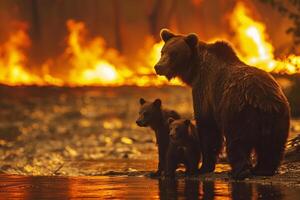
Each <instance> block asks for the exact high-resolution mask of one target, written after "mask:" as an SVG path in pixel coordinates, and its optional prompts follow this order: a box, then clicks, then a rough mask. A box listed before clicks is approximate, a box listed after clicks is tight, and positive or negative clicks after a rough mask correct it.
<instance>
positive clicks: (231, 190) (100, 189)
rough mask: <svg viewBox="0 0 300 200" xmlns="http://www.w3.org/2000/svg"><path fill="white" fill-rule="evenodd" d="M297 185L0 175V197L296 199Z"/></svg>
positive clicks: (136, 178) (107, 177)
mask: <svg viewBox="0 0 300 200" xmlns="http://www.w3.org/2000/svg"><path fill="white" fill-rule="evenodd" d="M299 194H300V189H299V188H297V187H290V186H289V187H286V186H284V185H262V184H255V183H247V182H226V181H199V180H196V179H192V180H191V179H177V180H155V179H149V178H145V177H137V176H134V177H125V176H124V177H120V176H118V177H109V176H100V177H53V176H52V177H26V176H7V175H0V200H1V199H59V200H61V199H73V198H80V199H82V198H96V199H111V198H113V199H162V200H164V199H167V200H169V199H207V200H212V199H216V200H218V199H222V200H223V199H225V200H226V199H234V200H236V199H243V200H252V199H272V200H285V199H297V198H298V197H299Z"/></svg>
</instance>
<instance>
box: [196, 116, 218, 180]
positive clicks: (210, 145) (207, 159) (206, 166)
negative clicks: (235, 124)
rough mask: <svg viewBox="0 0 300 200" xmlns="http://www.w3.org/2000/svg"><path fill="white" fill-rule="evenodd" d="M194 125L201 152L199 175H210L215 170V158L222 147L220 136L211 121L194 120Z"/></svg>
mask: <svg viewBox="0 0 300 200" xmlns="http://www.w3.org/2000/svg"><path fill="white" fill-rule="evenodd" d="M196 123H197V130H198V134H199V138H200V144H201V152H202V165H201V168H200V170H199V173H200V174H205V173H210V172H213V171H214V170H215V165H216V161H217V156H218V154H219V152H220V150H221V147H222V135H221V132H220V131H219V130H218V129H217V125H216V124H215V123H213V122H212V121H200V120H196Z"/></svg>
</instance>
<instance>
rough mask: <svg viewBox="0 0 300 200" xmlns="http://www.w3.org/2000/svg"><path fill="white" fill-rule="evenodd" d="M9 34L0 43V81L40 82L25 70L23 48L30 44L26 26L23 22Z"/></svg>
mask: <svg viewBox="0 0 300 200" xmlns="http://www.w3.org/2000/svg"><path fill="white" fill-rule="evenodd" d="M18 26H19V27H20V28H19V29H18V31H16V32H15V33H13V34H11V35H10V37H9V38H8V40H7V41H6V42H5V43H4V44H3V45H0V72H1V73H0V83H4V84H7V85H19V84H35V83H38V84H41V83H42V80H41V79H40V78H39V77H38V76H36V75H34V74H32V73H30V72H28V71H26V70H25V69H24V64H25V62H26V56H25V55H24V54H23V50H24V49H25V48H27V47H29V46H30V40H29V38H28V36H27V34H26V31H25V30H26V27H25V26H24V25H23V24H19V25H18Z"/></svg>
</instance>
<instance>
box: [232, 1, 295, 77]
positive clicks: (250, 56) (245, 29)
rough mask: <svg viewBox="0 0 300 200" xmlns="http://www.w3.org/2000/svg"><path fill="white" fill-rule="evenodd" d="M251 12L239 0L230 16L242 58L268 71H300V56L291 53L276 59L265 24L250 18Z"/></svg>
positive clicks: (235, 42)
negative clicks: (284, 57) (283, 57)
mask: <svg viewBox="0 0 300 200" xmlns="http://www.w3.org/2000/svg"><path fill="white" fill-rule="evenodd" d="M249 13H250V12H249V10H248V9H247V8H246V6H245V5H244V4H243V3H241V2H239V3H237V5H236V7H235V9H234V11H233V14H232V16H231V18H230V25H231V27H232V29H233V30H234V32H235V40H234V41H233V43H234V44H236V45H235V46H236V47H237V49H238V52H239V54H240V57H241V59H242V60H244V61H245V62H246V63H248V64H250V65H253V66H256V67H258V68H261V69H263V70H265V71H268V72H277V73H278V72H284V73H289V74H292V73H299V72H300V56H296V55H289V56H288V57H287V58H286V59H285V60H276V59H275V58H274V47H273V46H272V44H271V43H270V42H269V41H268V35H267V33H266V27H265V25H264V24H262V23H261V22H258V21H255V20H253V19H252V18H250V16H249Z"/></svg>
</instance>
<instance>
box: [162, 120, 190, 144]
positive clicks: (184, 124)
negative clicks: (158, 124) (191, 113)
mask: <svg viewBox="0 0 300 200" xmlns="http://www.w3.org/2000/svg"><path fill="white" fill-rule="evenodd" d="M168 123H169V127H170V140H171V141H172V142H173V143H176V144H179V145H180V144H184V143H185V141H187V140H188V138H189V137H190V136H189V135H190V132H191V129H190V126H191V121H190V120H188V119H177V120H175V119H173V118H169V119H168Z"/></svg>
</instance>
